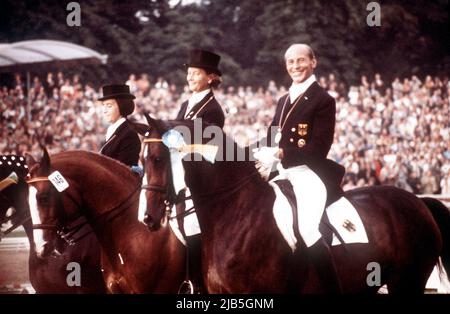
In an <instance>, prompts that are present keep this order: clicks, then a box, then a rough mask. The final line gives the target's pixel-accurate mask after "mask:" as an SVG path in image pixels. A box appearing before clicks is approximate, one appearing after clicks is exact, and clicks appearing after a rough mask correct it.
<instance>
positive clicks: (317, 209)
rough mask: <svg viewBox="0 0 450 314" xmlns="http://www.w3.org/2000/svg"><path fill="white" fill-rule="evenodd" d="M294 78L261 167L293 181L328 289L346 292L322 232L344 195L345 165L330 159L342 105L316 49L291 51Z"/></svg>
mask: <svg viewBox="0 0 450 314" xmlns="http://www.w3.org/2000/svg"><path fill="white" fill-rule="evenodd" d="M285 63H286V69H287V72H288V73H289V75H290V76H291V78H292V85H291V87H290V88H289V93H288V94H286V95H284V96H283V97H281V99H280V100H279V101H278V105H277V109H276V112H275V117H274V119H273V121H272V123H271V125H270V128H269V134H268V139H270V143H271V146H272V148H267V147H266V148H264V149H262V150H261V151H260V152H258V153H256V154H255V158H257V159H258V161H257V167H262V168H260V169H259V170H260V171H261V170H264V168H266V170H267V168H268V167H269V168H270V167H271V166H272V164H273V163H274V164H276V165H277V167H276V169H277V170H278V172H279V175H278V176H277V177H276V178H274V179H273V180H274V181H275V180H278V179H288V180H289V181H290V182H291V184H292V186H293V188H294V192H295V195H296V199H297V207H298V215H297V216H298V226H299V232H300V234H301V236H302V238H303V240H304V242H305V244H306V246H307V247H308V252H309V257H310V259H311V260H312V262H313V264H314V265H315V267H316V270H317V274H318V276H319V279H320V281H321V282H322V285H323V286H324V288H325V290H326V292H329V293H340V292H341V288H340V283H339V280H338V276H337V273H336V268H335V265H334V263H333V260H332V256H331V252H330V248H329V246H328V244H327V243H326V242H325V241H324V240H323V238H322V237H321V234H320V232H319V223H320V220H321V218H322V215H323V212H324V209H325V205H326V203H330V202H333V201H335V200H337V199H338V197H339V196H341V195H342V190H341V189H340V182H341V180H342V176H343V174H344V168H343V167H341V166H339V165H338V164H336V163H334V162H333V161H331V160H329V159H327V155H328V152H329V150H330V148H331V144H332V143H333V136H334V128H335V122H336V119H335V114H336V103H335V100H334V99H333V98H332V97H331V96H330V95H329V94H328V93H327V92H326V91H325V90H324V89H323V88H322V87H320V86H319V84H318V83H317V82H316V78H315V76H314V74H313V72H314V69H315V67H316V65H317V60H316V58H315V55H314V52H313V51H312V49H311V47H309V46H308V45H304V44H294V45H292V46H291V47H289V48H288V49H287V51H286V54H285Z"/></svg>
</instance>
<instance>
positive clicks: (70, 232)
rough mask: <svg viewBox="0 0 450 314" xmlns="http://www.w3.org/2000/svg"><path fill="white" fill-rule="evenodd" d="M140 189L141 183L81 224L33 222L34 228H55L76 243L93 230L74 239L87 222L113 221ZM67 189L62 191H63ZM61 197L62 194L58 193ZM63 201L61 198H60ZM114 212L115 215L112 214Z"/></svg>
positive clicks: (35, 179) (37, 178)
mask: <svg viewBox="0 0 450 314" xmlns="http://www.w3.org/2000/svg"><path fill="white" fill-rule="evenodd" d="M45 181H50V180H49V179H48V177H35V178H31V179H29V180H27V183H28V184H33V183H36V182H45ZM138 191H140V184H139V185H138V186H137V188H135V189H134V190H133V191H132V192H131V193H130V194H129V195H128V196H127V197H126V198H125V199H124V200H123V201H121V202H120V203H119V204H118V205H116V206H114V207H113V208H111V209H109V210H107V211H105V212H103V213H101V214H99V215H97V216H95V217H93V218H91V219H85V220H84V221H82V222H81V223H80V224H77V225H75V226H72V227H69V226H68V225H67V224H33V229H47V230H54V231H56V233H57V234H58V235H59V236H60V237H61V238H62V239H63V240H65V241H66V242H67V243H68V244H69V245H74V244H75V243H76V242H78V241H80V240H81V239H82V238H84V237H86V236H87V235H89V234H90V233H92V232H93V228H92V229H91V230H89V231H88V232H87V233H85V234H83V235H81V236H79V237H78V238H75V239H73V238H72V237H73V236H74V235H75V233H76V232H78V231H79V230H81V229H82V228H83V227H84V226H85V225H86V224H90V225H91V226H92V225H93V224H94V223H96V222H98V221H100V220H101V219H106V220H107V221H112V220H113V219H115V218H117V217H119V216H120V215H121V214H122V213H123V212H124V211H125V209H127V208H128V202H129V201H130V200H131V199H132V198H133V196H134V195H135V194H136V193H137V192H138ZM63 192H65V191H62V192H61V193H63ZM58 195H59V196H60V197H59V199H60V198H61V194H60V193H58ZM65 195H66V196H68V197H69V199H70V200H71V201H72V202H73V203H74V204H75V205H76V206H77V208H82V206H81V203H79V202H77V201H76V200H75V199H74V198H73V196H72V195H71V194H70V193H65ZM59 201H61V199H60V200H59ZM61 206H62V207H63V208H64V204H61ZM112 214H114V215H112ZM82 217H83V215H82V214H80V216H78V217H77V218H75V219H73V221H76V220H78V219H80V218H82Z"/></svg>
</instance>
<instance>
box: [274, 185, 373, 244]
mask: <svg viewBox="0 0 450 314" xmlns="http://www.w3.org/2000/svg"><path fill="white" fill-rule="evenodd" d="M269 184H270V185H271V186H272V188H273V190H274V191H275V201H274V205H273V215H274V218H275V221H276V224H277V226H278V229H279V230H280V232H281V234H282V235H283V237H284V239H285V240H286V242H287V243H288V245H289V246H290V247H291V249H292V251H295V249H296V243H297V238H296V237H295V235H294V227H293V225H294V224H293V214H292V208H291V206H290V205H289V201H288V200H287V198H286V196H285V195H284V194H283V193H282V192H281V190H280V188H279V187H278V185H277V184H276V183H274V182H269ZM326 212H327V215H328V218H329V220H330V223H331V225H333V227H334V228H335V229H336V231H337V232H338V233H339V235H340V236H341V237H342V239H343V241H344V242H345V243H369V240H368V238H367V233H366V229H365V228H364V225H363V223H362V221H361V218H360V217H359V214H358V212H357V211H356V209H355V207H354V206H353V205H352V204H351V203H350V202H349V201H348V200H347V199H346V198H345V197H341V198H340V199H338V200H337V201H336V202H334V203H332V204H331V205H329V206H328V207H327V208H326ZM300 219H301V217H300ZM299 232H300V230H299ZM339 244H341V242H340V241H339V239H338V238H337V237H336V235H335V234H334V233H333V239H332V245H339Z"/></svg>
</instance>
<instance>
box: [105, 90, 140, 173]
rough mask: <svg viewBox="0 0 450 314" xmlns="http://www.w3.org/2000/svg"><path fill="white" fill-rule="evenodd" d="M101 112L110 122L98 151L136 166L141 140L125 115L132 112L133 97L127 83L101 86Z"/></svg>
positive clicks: (128, 164)
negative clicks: (104, 139) (104, 140)
mask: <svg viewBox="0 0 450 314" xmlns="http://www.w3.org/2000/svg"><path fill="white" fill-rule="evenodd" d="M102 89H103V97H101V98H99V100H100V101H102V103H103V113H104V115H105V117H106V120H107V121H108V122H109V123H111V125H110V126H109V127H108V130H107V133H106V143H105V144H104V145H103V147H102V148H101V149H100V153H101V154H103V155H106V156H108V157H111V158H113V159H115V160H118V161H120V162H121V163H123V164H125V165H127V166H130V167H131V166H137V164H138V160H139V153H140V151H141V141H140V140H139V136H138V134H137V133H136V131H134V129H132V128H131V126H130V125H129V122H128V120H127V119H126V117H127V116H128V115H130V114H131V113H133V111H134V102H133V99H134V98H135V97H134V96H133V95H132V94H130V87H129V86H128V85H107V86H103V88H102Z"/></svg>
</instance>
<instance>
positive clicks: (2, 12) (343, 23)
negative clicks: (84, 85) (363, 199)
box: [0, 0, 450, 86]
mask: <svg viewBox="0 0 450 314" xmlns="http://www.w3.org/2000/svg"><path fill="white" fill-rule="evenodd" d="M69 2H70V1H67V2H64V1H58V0H49V1H38V0H29V1H14V0H2V1H1V3H0V42H2V43H5V42H14V41H20V40H27V39H56V40H67V41H70V42H73V43H77V44H80V45H85V46H87V47H89V48H92V49H94V50H97V51H99V52H101V53H105V54H108V55H109V63H108V65H106V66H100V67H99V66H97V67H83V68H79V69H74V71H78V72H79V71H81V72H82V73H83V77H87V78H88V79H89V80H91V81H93V82H94V83H96V85H98V84H102V83H104V82H105V81H124V80H126V79H127V76H128V74H130V73H137V74H140V73H148V74H149V75H150V77H151V78H153V79H155V78H156V77H158V76H163V77H165V78H167V79H169V80H170V81H171V82H174V83H176V84H182V83H183V81H184V76H185V74H184V67H183V64H184V63H185V62H186V60H187V57H188V51H189V49H190V48H192V47H200V48H205V49H211V50H214V51H216V52H218V53H219V54H220V55H221V56H222V62H221V68H222V70H223V72H224V81H225V85H227V84H229V85H235V84H239V85H255V86H257V85H266V84H267V82H268V81H269V80H271V79H274V80H275V81H277V82H278V83H287V81H288V77H287V74H286V71H285V69H284V66H283V54H284V51H285V50H286V48H287V47H288V46H289V45H290V44H291V43H294V42H304V43H308V44H310V45H311V46H312V47H313V49H314V51H315V53H316V55H317V58H318V64H319V66H318V69H317V71H318V73H319V75H320V74H326V73H331V72H332V73H335V74H336V75H337V76H339V77H340V78H341V80H343V81H346V82H348V83H353V82H355V81H357V80H358V79H359V76H360V75H361V74H367V75H372V74H374V73H376V72H379V73H381V74H382V75H383V76H384V77H386V78H388V79H392V78H393V77H395V76H408V75H411V74H417V75H424V74H428V73H429V74H437V75H438V74H447V73H449V70H450V57H449V55H450V54H449V47H448V38H449V25H448V14H447V10H446V9H447V6H448V1H447V0H436V1H425V0H423V1H406V0H403V1H402V0H398V1H394V0H386V1H383V2H381V1H379V3H380V4H381V14H382V16H381V23H382V25H381V26H380V27H370V26H368V25H367V23H366V17H367V15H368V14H369V13H370V12H369V11H367V9H366V7H367V3H369V2H370V1H367V2H365V1H319V0H308V1H306V0H305V1H295V0H271V1H260V0H246V1H240V0H216V1H201V2H200V3H193V4H190V5H182V4H181V3H182V2H181V1H179V2H178V4H176V5H173V1H171V2H169V1H167V0H151V1H148V0H147V1H143V0H128V1H119V0H95V1H94V0H84V1H78V2H79V3H80V6H81V23H82V25H81V27H69V26H67V24H66V17H67V14H68V13H69V12H68V11H67V10H66V5H67V3H69Z"/></svg>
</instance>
